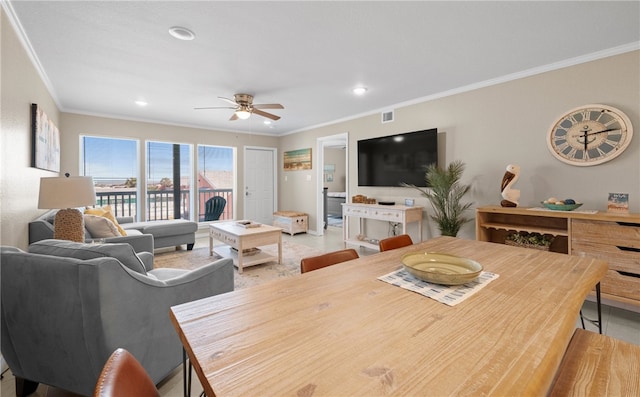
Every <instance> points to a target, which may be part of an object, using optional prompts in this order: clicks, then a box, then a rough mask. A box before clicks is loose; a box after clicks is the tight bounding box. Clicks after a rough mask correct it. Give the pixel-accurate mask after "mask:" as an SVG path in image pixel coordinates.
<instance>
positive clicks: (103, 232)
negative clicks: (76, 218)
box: [84, 214, 121, 238]
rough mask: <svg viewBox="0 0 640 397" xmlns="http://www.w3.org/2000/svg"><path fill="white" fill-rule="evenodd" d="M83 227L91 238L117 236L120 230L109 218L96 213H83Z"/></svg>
mask: <svg viewBox="0 0 640 397" xmlns="http://www.w3.org/2000/svg"><path fill="white" fill-rule="evenodd" d="M84 227H86V228H87V230H88V231H89V233H90V234H91V237H93V238H107V237H119V236H121V234H120V231H119V230H118V228H117V227H116V225H114V224H113V222H111V221H110V220H109V219H107V218H103V217H101V216H97V215H88V214H85V215H84Z"/></svg>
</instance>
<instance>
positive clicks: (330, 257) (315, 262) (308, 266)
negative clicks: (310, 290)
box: [300, 248, 360, 273]
mask: <svg viewBox="0 0 640 397" xmlns="http://www.w3.org/2000/svg"><path fill="white" fill-rule="evenodd" d="M359 257H360V256H359V255H358V253H357V252H356V250H354V249H353V248H347V249H343V250H340V251H333V252H329V253H326V254H322V255H318V256H312V257H309V258H303V259H302V260H301V261H300V273H306V272H310V271H312V270H317V269H320V268H323V267H327V266H331V265H335V264H336V263H340V262H346V261H350V260H352V259H358V258H359Z"/></svg>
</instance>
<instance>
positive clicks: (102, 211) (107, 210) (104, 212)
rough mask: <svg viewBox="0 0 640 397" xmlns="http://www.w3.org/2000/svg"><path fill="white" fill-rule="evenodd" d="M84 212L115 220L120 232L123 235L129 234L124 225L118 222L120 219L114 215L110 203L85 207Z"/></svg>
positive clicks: (114, 222)
mask: <svg viewBox="0 0 640 397" xmlns="http://www.w3.org/2000/svg"><path fill="white" fill-rule="evenodd" d="M84 213H85V214H88V215H96V216H101V217H103V218H107V219H108V220H110V221H111V222H113V224H114V225H115V226H116V227H117V228H118V231H119V232H120V235H121V236H126V235H127V233H126V232H125V231H124V229H123V228H122V226H120V225H119V224H118V220H117V219H116V217H115V216H114V215H113V211H112V209H111V206H110V205H105V206H102V207H96V208H85V210H84Z"/></svg>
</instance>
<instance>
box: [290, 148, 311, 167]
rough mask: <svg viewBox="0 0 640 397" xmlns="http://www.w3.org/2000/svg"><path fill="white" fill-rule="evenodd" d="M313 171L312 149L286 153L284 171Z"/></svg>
mask: <svg viewBox="0 0 640 397" xmlns="http://www.w3.org/2000/svg"><path fill="white" fill-rule="evenodd" d="M310 169H311V148H308V149H298V150H290V151H288V152H284V170H285V171H297V170H310Z"/></svg>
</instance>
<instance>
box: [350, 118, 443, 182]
mask: <svg viewBox="0 0 640 397" xmlns="http://www.w3.org/2000/svg"><path fill="white" fill-rule="evenodd" d="M434 163H435V164H437V163H438V129H437V128H432V129H429V130H423V131H415V132H407V133H404V134H397V135H390V136H383V137H379V138H372V139H363V140H361V141H358V186H400V184H401V183H402V182H404V183H408V184H411V185H415V186H421V187H426V186H427V182H426V181H425V178H424V177H425V173H426V171H427V166H429V165H430V164H434Z"/></svg>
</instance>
